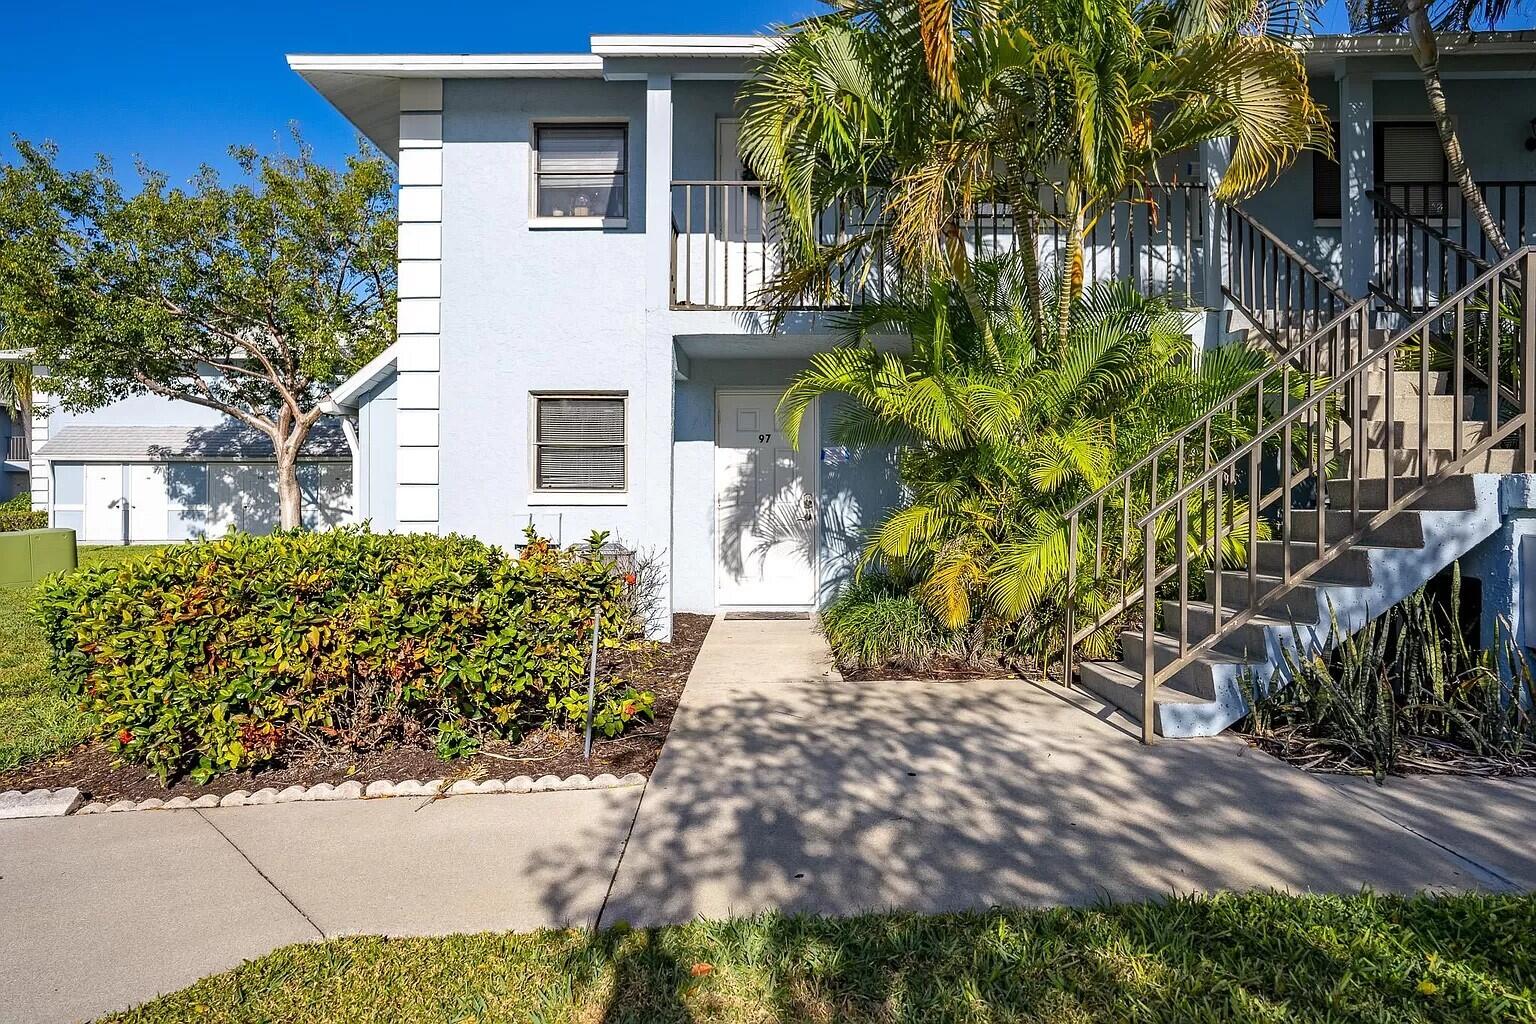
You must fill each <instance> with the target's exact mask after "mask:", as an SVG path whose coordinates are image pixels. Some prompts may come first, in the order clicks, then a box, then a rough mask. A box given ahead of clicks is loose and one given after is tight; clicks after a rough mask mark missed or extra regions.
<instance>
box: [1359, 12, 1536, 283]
mask: <svg viewBox="0 0 1536 1024" xmlns="http://www.w3.org/2000/svg"><path fill="white" fill-rule="evenodd" d="M1524 6H1525V5H1524V3H1523V2H1522V0H1348V7H1349V21H1350V26H1351V27H1352V28H1353V29H1354V30H1355V31H1356V32H1406V33H1408V36H1409V38H1410V40H1412V43H1413V60H1414V63H1416V64H1418V66H1419V73H1420V74H1421V75H1422V76H1423V78H1424V95H1425V97H1426V98H1427V99H1428V100H1429V110H1430V113H1431V114H1432V115H1433V116H1434V119H1435V127H1436V128H1437V129H1438V130H1439V132H1440V148H1441V149H1443V150H1444V151H1445V162H1446V166H1447V167H1449V168H1450V172H1451V178H1452V179H1453V180H1454V181H1455V182H1456V187H1457V188H1458V189H1459V190H1460V191H1461V197H1462V200H1463V201H1464V202H1465V203H1466V204H1467V209H1469V210H1471V211H1472V214H1473V216H1475V217H1476V218H1477V223H1478V224H1479V226H1481V227H1482V229H1483V237H1484V238H1486V239H1488V244H1489V245H1492V246H1493V247H1494V249H1495V250H1497V251H1498V253H1499V255H1500V256H1508V255H1509V253H1510V247H1509V240H1508V239H1506V238H1505V237H1504V229H1503V228H1502V227H1500V226H1499V223H1498V221H1496V220H1494V218H1493V213H1492V212H1491V211H1490V210H1489V209H1488V202H1487V200H1486V199H1484V198H1483V193H1482V191H1481V190H1480V189H1478V187H1477V181H1476V179H1474V178H1473V177H1472V168H1471V167H1470V166H1469V165H1468V164H1467V157H1466V154H1465V153H1464V152H1463V151H1462V148H1461V139H1460V138H1459V137H1458V136H1457V134H1456V124H1455V122H1454V121H1452V120H1451V113H1450V108H1449V107H1448V106H1447V105H1446V102H1445V84H1444V83H1443V82H1442V81H1441V79H1440V40H1439V37H1438V35H1437V33H1440V32H1468V31H1471V30H1472V29H1474V28H1493V27H1495V26H1497V25H1498V24H1499V23H1500V22H1502V21H1504V20H1505V19H1506V18H1508V17H1509V16H1510V15H1511V14H1513V13H1515V12H1517V11H1519V10H1521V9H1523V7H1524Z"/></svg>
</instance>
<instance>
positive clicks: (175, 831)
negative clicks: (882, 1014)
mask: <svg viewBox="0 0 1536 1024" xmlns="http://www.w3.org/2000/svg"><path fill="white" fill-rule="evenodd" d="M1533 820H1536V782H1490V781H1485V780H1477V779H1455V778H1436V779H1394V780H1392V781H1391V782H1390V783H1389V784H1388V786H1387V787H1386V788H1384V789H1381V788H1378V787H1376V786H1375V785H1374V783H1371V782H1369V781H1368V780H1353V779H1333V778H1327V777H1322V776H1314V775H1307V774H1305V773H1303V772H1300V771H1297V770H1295V769H1292V768H1290V767H1288V766H1286V765H1284V764H1282V763H1281V762H1279V761H1276V760H1274V759H1272V758H1269V757H1267V756H1265V755H1263V754H1260V753H1257V752H1255V751H1252V750H1249V749H1248V748H1247V747H1246V746H1245V745H1244V744H1243V743H1241V741H1239V740H1236V739H1232V738H1217V739H1211V740H1183V741H1178V742H1167V743H1162V744H1159V745H1158V746H1156V747H1153V748H1151V749H1148V748H1144V747H1142V746H1141V745H1140V744H1139V743H1138V742H1137V741H1136V736H1135V730H1134V729H1133V728H1132V727H1131V726H1130V725H1129V724H1128V723H1126V722H1125V721H1124V720H1123V719H1120V718H1119V717H1118V716H1116V715H1112V714H1110V713H1109V712H1107V711H1104V710H1102V709H1101V707H1100V706H1099V705H1097V704H1094V703H1090V702H1088V701H1086V700H1081V699H1080V698H1077V697H1075V696H1074V695H1072V694H1069V693H1065V692H1064V691H1062V690H1059V689H1056V688H1045V687H1041V686H1036V685H1034V684H1032V683H1028V682H1023V681H1018V680H1011V681H974V680H967V681H963V682H952V683H939V682H879V683H847V682H843V681H842V680H841V679H840V678H839V677H838V675H837V673H836V672H834V671H833V670H832V666H831V664H830V663H829V661H828V660H827V656H826V649H825V646H824V645H823V644H822V642H821V641H820V639H819V638H817V637H816V636H815V634H814V633H813V632H812V630H811V626H810V624H809V623H806V622H796V621H729V620H725V619H717V620H716V622H715V624H714V626H713V628H712V630H711V632H710V635H709V638H708V640H707V641H706V642H705V645H704V648H703V650H702V652H701V653H700V655H699V660H698V663H697V665H696V666H695V669H694V672H693V675H692V676H691V677H690V679H689V682H688V686H687V689H686V690H685V692H684V694H683V702H682V706H681V707H680V709H679V710H678V713H677V716H676V718H675V719H674V721H673V724H672V731H671V736H670V737H669V738H668V740H667V745H666V747H665V749H664V750H663V753H662V757H661V761H660V763H659V764H658V765H657V768H656V771H655V773H654V775H653V776H652V778H651V781H650V783H649V784H648V785H647V786H646V787H645V788H644V789H643V790H642V789H641V788H639V787H635V788H630V789H617V790H593V791H576V792H554V793H529V794H515V795H514V794H508V795H498V796H471V797H453V798H451V799H447V800H439V801H432V802H428V801H425V800H420V799H411V798H398V799H391V800H367V801H340V802H334V803H292V804H276V805H271V806H264V807H236V808H220V809H214V810H209V811H143V812H136V813H127V814H103V815H91V816H85V817H67V818H45V819H34V820H27V821H0V965H3V969H0V1022H5V1024H9V1022H17V1024H20V1022H26V1024H35V1022H51V1021H73V1020H77V1019H80V1018H84V1017H91V1016H95V1015H97V1014H100V1013H104V1012H107V1011H109V1010H113V1009H117V1008H121V1007H124V1006H128V1005H131V1004H134V1003H138V1002H141V1001H143V1000H145V999H148V998H150V997H152V996H154V995H156V994H158V993H161V992H165V991H168V990H172V989H176V988H179V987H181V986H184V985H186V984H189V983H191V982H192V981H194V980H196V979H197V978H199V977H202V976H204V975H206V974H210V973H213V972H215V971H220V970H224V969H227V968H229V967H232V966H235V965H236V964H238V963H239V962H240V961H241V960H243V959H246V958H250V957H254V956H258V955H260V954H262V953H265V952H268V951H269V950H271V949H272V948H274V947H276V946H279V945H283V944H285V943H289V942H298V941H306V940H313V939H319V938H322V937H326V936H332V935H344V934H353V933H384V934H389V935H433V934H444V933H449V932H464V931H481V930H516V931H522V930H528V929H533V928H538V927H541V926H546V925H567V924H570V925H579V926H590V925H592V924H594V923H597V922H599V921H600V922H601V923H603V924H613V923H616V922H618V921H621V920H625V921H629V922H631V923H634V924H661V923H671V922H678V921H686V920H688V919H690V918H693V917H698V916H708V917H719V916H725V915H728V914H732V913H743V912H749V911H754V910H760V909H763V908H767V907H780V908H785V909H789V910H807V911H820V912H829V913H839V914H842V913H854V912H857V911H862V910H873V909H882V908H889V907H901V908H906V909H912V910H925V911H926V910H948V909H954V908H962V907H985V906H988V905H991V904H1007V905H1021V904H1022V905H1030V904H1053V903H1069V904H1070V903H1084V902H1089V901H1093V900H1096V899H1101V898H1113V899H1134V898H1140V897H1147V896H1159V895H1164V894H1167V893H1171V892H1188V891H1193V890H1213V889H1249V888H1253V887H1277V888H1284V889H1289V890H1293V891H1337V892H1351V891H1354V890H1356V889H1358V888H1359V887H1361V886H1362V885H1369V886H1372V887H1374V888H1376V889H1383V890H1404V891H1407V890H1416V889H1420V888H1431V889H1440V888H1444V889H1459V888H1466V887H1485V888H1494V889H1507V888H1525V887H1529V886H1532V885H1536V855H1533V854H1532V852H1531V851H1532V844H1531V842H1530V841H1529V836H1530V830H1531V825H1530V823H1531V822H1532V821H1533Z"/></svg>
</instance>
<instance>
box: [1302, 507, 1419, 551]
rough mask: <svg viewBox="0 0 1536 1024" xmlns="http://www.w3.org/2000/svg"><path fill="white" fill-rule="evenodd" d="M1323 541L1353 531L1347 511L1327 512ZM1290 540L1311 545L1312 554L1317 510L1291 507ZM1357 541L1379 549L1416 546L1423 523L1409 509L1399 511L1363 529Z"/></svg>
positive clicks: (1417, 546)
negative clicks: (1380, 522) (1383, 521)
mask: <svg viewBox="0 0 1536 1024" xmlns="http://www.w3.org/2000/svg"><path fill="white" fill-rule="evenodd" d="M1325 521H1326V522H1327V524H1328V530H1327V536H1326V538H1325V540H1326V541H1327V543H1330V544H1333V543H1336V542H1338V541H1341V540H1343V539H1344V538H1345V537H1348V536H1349V535H1350V534H1352V533H1354V532H1355V520H1354V516H1352V515H1350V513H1349V512H1347V511H1344V512H1329V513H1327V518H1326V520H1325ZM1290 539H1291V540H1293V541H1297V542H1299V543H1301V544H1304V545H1306V546H1308V547H1310V548H1312V551H1313V554H1316V546H1315V545H1316V544H1317V510H1316V509H1310V508H1309V509H1292V510H1291V538H1290ZM1359 543H1360V544H1361V545H1364V546H1367V547H1379V548H1419V547H1423V546H1424V523H1423V520H1421V519H1420V518H1419V514H1418V513H1417V512H1414V511H1412V510H1408V511H1404V512H1399V513H1398V514H1397V515H1395V516H1393V517H1392V518H1391V519H1390V520H1388V521H1387V522H1385V523H1383V524H1382V525H1381V526H1378V527H1376V528H1375V529H1373V530H1369V531H1367V532H1366V534H1365V536H1363V537H1362V538H1361V539H1360V541H1359Z"/></svg>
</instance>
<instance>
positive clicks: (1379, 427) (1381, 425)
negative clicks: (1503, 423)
mask: <svg viewBox="0 0 1536 1024" xmlns="http://www.w3.org/2000/svg"><path fill="white" fill-rule="evenodd" d="M1395 415H1397V420H1396V421H1395V422H1393V423H1392V425H1391V428H1390V429H1389V428H1388V425H1387V423H1386V422H1385V421H1383V420H1371V421H1367V422H1365V423H1363V424H1362V430H1361V434H1362V435H1363V436H1364V438H1365V447H1366V450H1367V451H1369V450H1370V449H1372V448H1383V447H1385V446H1386V444H1387V438H1388V437H1390V438H1392V447H1393V448H1394V449H1398V450H1403V449H1407V448H1415V449H1416V448H1418V447H1419V440H1420V437H1419V433H1420V432H1419V420H1418V418H1417V416H1418V413H1417V410H1415V412H1414V415H1413V416H1412V417H1408V416H1404V415H1403V414H1402V412H1401V411H1400V410H1399V411H1398V412H1396V414H1395ZM1425 432H1426V433H1427V434H1428V437H1429V441H1428V444H1427V447H1429V448H1446V449H1450V448H1454V447H1455V445H1456V428H1455V424H1453V423H1451V422H1450V421H1449V420H1443V421H1434V420H1431V421H1430V422H1429V423H1428V424H1427V430H1426V431H1425ZM1491 433H1492V431H1491V430H1489V428H1488V423H1487V421H1486V420H1462V422H1461V447H1462V450H1463V451H1465V450H1466V449H1468V448H1470V447H1471V446H1472V445H1474V444H1477V443H1478V442H1479V441H1481V440H1483V439H1484V438H1486V437H1487V436H1488V435H1489V434H1491ZM1338 438H1339V441H1338V444H1339V447H1340V448H1352V447H1354V445H1353V444H1352V443H1351V442H1352V441H1353V439H1354V428H1353V426H1352V425H1351V424H1349V423H1348V422H1342V423H1340V424H1339V432H1338Z"/></svg>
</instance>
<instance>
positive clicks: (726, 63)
mask: <svg viewBox="0 0 1536 1024" xmlns="http://www.w3.org/2000/svg"><path fill="white" fill-rule="evenodd" d="M777 45H779V40H778V38H777V37H774V36H767V35H760V36H709V35H693V36H676V35H666V36H663V35H654V36H651V35H637V36H617V35H610V36H593V37H592V43H591V52H589V53H400V54H386V53H376V54H350V53H343V54H317V53H292V54H289V55H288V66H289V67H290V68H292V69H293V70H294V71H295V72H297V73H298V75H299V76H300V77H301V78H303V79H304V80H305V81H306V82H308V83H309V84H310V85H311V86H313V87H314V89H315V91H316V92H318V93H320V95H322V96H324V97H325V98H326V99H327V100H328V101H329V102H330V104H331V106H333V107H335V108H336V109H337V110H338V111H340V112H341V115H342V116H343V117H345V118H346V119H347V120H348V121H350V122H352V124H353V125H355V126H356V127H357V129H358V130H359V131H360V132H362V133H363V135H365V136H366V137H367V138H368V140H369V141H371V142H372V143H373V144H374V145H375V146H378V147H379V149H380V150H382V151H383V152H384V153H385V154H386V155H388V156H389V157H390V158H391V159H394V158H396V156H397V154H398V153H399V149H400V81H401V79H406V78H544V79H548V78H607V79H610V80H616V81H622V80H635V79H643V78H645V77H647V76H649V75H652V74H656V73H658V72H662V73H666V74H670V75H672V77H674V78H678V79H697V80H738V79H743V78H746V77H747V75H749V74H750V73H751V69H752V64H753V62H754V61H755V59H756V58H757V57H759V56H761V55H762V54H764V53H768V52H769V51H771V50H772V49H773V48H774V47H775V46H777Z"/></svg>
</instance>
